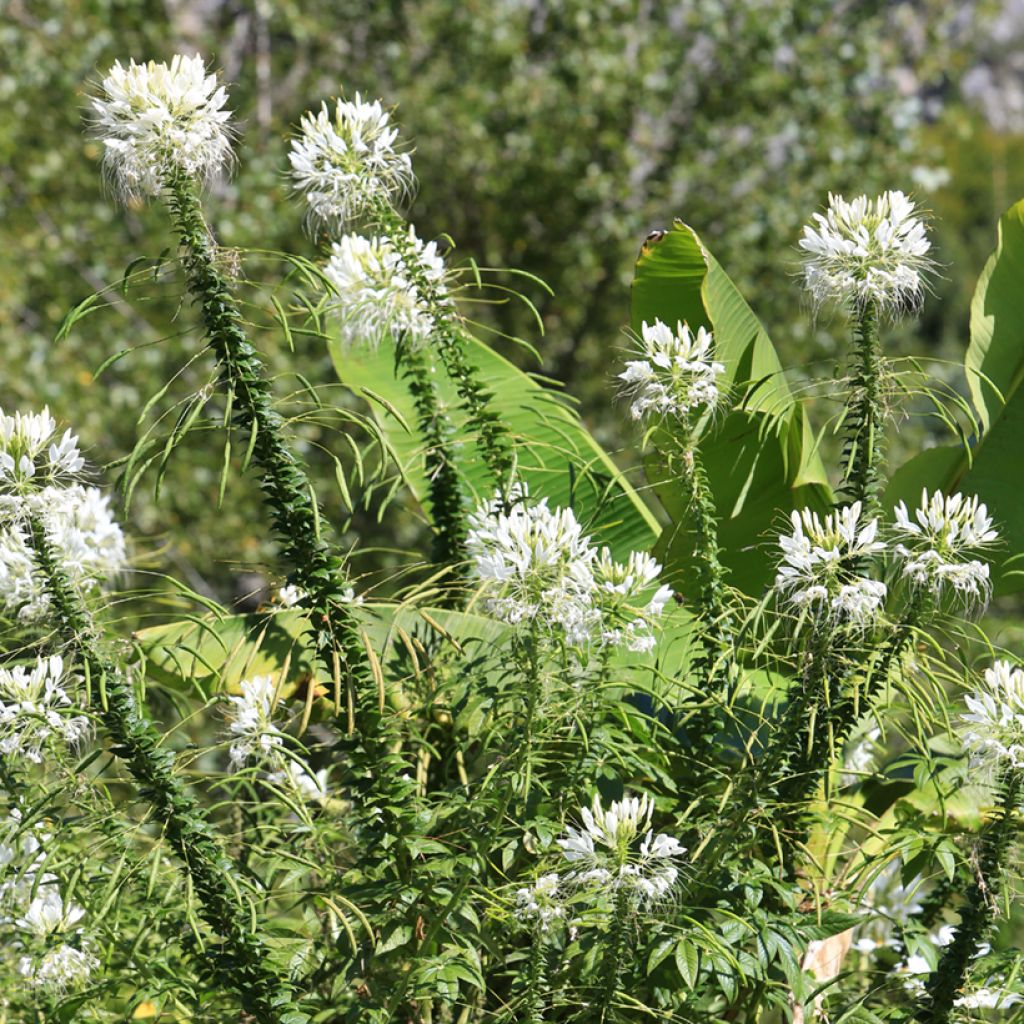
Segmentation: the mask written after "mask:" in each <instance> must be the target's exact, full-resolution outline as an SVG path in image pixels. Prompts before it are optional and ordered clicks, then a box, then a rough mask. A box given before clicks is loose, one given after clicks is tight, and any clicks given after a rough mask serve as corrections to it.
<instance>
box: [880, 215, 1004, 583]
mask: <svg viewBox="0 0 1024 1024" xmlns="http://www.w3.org/2000/svg"><path fill="white" fill-rule="evenodd" d="M964 370H965V373H966V375H967V384H968V387H969V389H970V394H971V400H972V402H973V404H974V408H975V412H976V413H977V416H978V419H979V421H980V424H981V429H980V431H978V432H977V433H976V434H975V435H974V437H972V439H971V442H970V444H969V446H968V447H964V446H962V445H958V446H941V447H936V448H929V449H927V450H925V451H923V452H921V453H920V454H919V455H917V456H915V457H914V458H912V459H910V460H909V461H908V462H906V463H905V464H904V465H903V466H901V467H900V468H899V469H898V470H897V471H896V473H895V474H894V475H893V478H892V480H891V482H890V484H889V487H888V488H887V490H886V504H887V505H893V504H895V503H896V502H897V501H899V500H901V499H902V500H904V501H906V502H907V503H908V505H913V504H916V503H917V502H918V501H919V499H920V495H921V489H922V488H924V487H926V488H928V490H941V491H943V492H945V493H947V494H951V493H954V492H956V491H961V492H962V493H964V494H977V495H979V496H980V497H981V499H982V500H983V501H985V502H986V503H987V505H988V507H989V510H990V511H991V512H992V514H993V516H994V517H995V520H996V523H997V525H998V527H999V530H1000V534H1001V536H1002V538H1003V542H1004V545H1005V546H1004V547H1003V548H1002V549H1001V551H1000V553H999V556H998V557H997V561H998V562H1000V563H1001V564H999V565H993V582H994V587H995V591H996V593H1011V592H1015V591H1019V590H1021V589H1024V559H1022V555H1024V503H1022V502H1021V500H1020V481H1021V475H1022V473H1024V455H1022V447H1021V438H1022V437H1024V388H1022V387H1021V384H1022V382H1024V200H1021V201H1020V202H1018V203H1016V204H1015V205H1014V206H1012V207H1010V209H1009V210H1008V211H1007V212H1006V213H1005V214H1004V215H1003V217H1002V219H1001V220H1000V222H999V236H998V242H997V244H996V249H995V252H993V253H992V255H991V256H990V257H989V260H988V262H987V263H986V264H985V268H984V270H982V272H981V276H980V277H979V278H978V285H977V288H976V289H975V292H974V298H973V300H972V302H971V340H970V343H969V345H968V347H967V353H966V356H965V358H964Z"/></svg>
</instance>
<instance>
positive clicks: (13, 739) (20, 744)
mask: <svg viewBox="0 0 1024 1024" xmlns="http://www.w3.org/2000/svg"><path fill="white" fill-rule="evenodd" d="M67 682H68V680H67V679H66V678H65V675H64V662H63V660H62V659H61V658H60V657H59V656H58V655H53V656H52V657H49V658H39V659H38V660H37V661H36V663H35V665H34V666H32V667H31V668H29V667H27V666H25V665H16V666H15V667H14V668H11V669H7V668H0V754H4V755H5V756H8V757H23V758H25V759H26V760H28V761H32V762H33V763H35V764H40V763H42V760H43V752H44V750H45V748H46V743H47V741H48V740H49V739H50V738H51V737H54V736H56V737H59V738H60V739H61V740H62V741H63V742H64V743H65V744H66V745H67V746H69V747H72V748H74V747H76V746H77V745H78V744H79V743H80V742H81V741H82V740H83V739H84V738H85V737H87V736H88V735H89V719H88V718H86V717H84V716H82V715H76V716H69V715H68V714H66V709H67V708H69V707H71V703H72V702H71V698H70V697H69V696H68V692H67V689H66V685H67Z"/></svg>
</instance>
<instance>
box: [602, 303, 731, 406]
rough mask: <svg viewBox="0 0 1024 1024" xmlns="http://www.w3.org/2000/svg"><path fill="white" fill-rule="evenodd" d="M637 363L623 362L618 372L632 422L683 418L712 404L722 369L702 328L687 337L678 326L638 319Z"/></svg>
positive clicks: (685, 328)
mask: <svg viewBox="0 0 1024 1024" xmlns="http://www.w3.org/2000/svg"><path fill="white" fill-rule="evenodd" d="M640 342H641V345H640V351H639V352H638V355H640V356H642V358H641V359H635V360H631V361H629V362H627V363H626V369H625V370H623V371H622V373H620V374H619V379H620V380H621V381H623V382H624V384H625V386H626V392H627V394H629V395H630V397H631V401H630V406H629V410H630V413H631V414H632V416H633V419H635V420H641V419H644V418H646V417H649V416H651V417H653V416H678V417H685V416H688V415H689V414H690V413H692V412H694V411H696V410H698V409H713V408H714V407H715V405H716V404H717V403H718V398H719V391H718V385H717V383H716V382H717V380H718V377H719V375H720V374H722V373H724V372H725V367H724V366H723V365H722V364H721V363H718V362H715V360H714V358H713V356H712V348H713V344H714V339H713V337H712V335H711V332H710V331H707V330H705V329H704V328H703V327H699V328H698V329H697V333H696V334H693V333H692V332H691V331H690V328H689V327H688V326H687V325H686V324H684V323H681V322H680V323H677V324H676V329H675V330H674V331H673V330H672V329H671V328H670V327H669V326H668V324H664V323H662V322H661V321H660V320H655V321H654V323H653V324H648V323H647V322H646V321H644V323H643V325H642V327H641V330H640Z"/></svg>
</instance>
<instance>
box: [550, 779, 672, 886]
mask: <svg viewBox="0 0 1024 1024" xmlns="http://www.w3.org/2000/svg"><path fill="white" fill-rule="evenodd" d="M653 813H654V803H653V801H652V800H651V798H650V797H648V796H643V797H629V796H627V797H624V798H623V799H622V800H616V801H614V802H613V803H611V804H610V805H609V806H608V808H604V807H603V806H602V804H601V798H600V796H595V797H594V802H593V804H592V805H591V806H590V807H589V808H588V807H584V808H582V810H581V811H580V817H581V818H582V823H583V827H582V828H579V829H577V828H573V827H572V826H569V827H567V828H566V835H565V838H564V839H559V840H558V845H559V846H561V847H562V853H563V856H564V857H565V859H566V860H567V861H569V862H570V863H571V864H573V865H574V868H573V871H572V873H571V874H570V875H569V877H568V880H569V881H571V882H573V883H575V884H576V885H579V886H584V887H588V888H589V887H592V888H602V889H610V890H611V891H612V892H615V893H616V894H618V893H623V894H624V895H625V896H626V897H627V899H628V900H630V902H632V903H633V904H634V905H639V904H648V905H649V904H651V903H655V902H657V901H659V900H662V899H664V898H665V897H667V896H668V894H669V893H670V892H671V891H672V888H673V886H674V885H675V883H676V879H677V878H678V876H679V868H678V866H677V862H678V860H679V858H680V857H682V856H683V854H685V853H686V850H685V849H684V848H683V847H682V846H680V844H679V842H678V840H676V839H673V838H672V837H671V836H668V835H665V834H664V833H659V834H658V835H654V833H653V830H652V829H651V827H650V826H651V816H652V815H653Z"/></svg>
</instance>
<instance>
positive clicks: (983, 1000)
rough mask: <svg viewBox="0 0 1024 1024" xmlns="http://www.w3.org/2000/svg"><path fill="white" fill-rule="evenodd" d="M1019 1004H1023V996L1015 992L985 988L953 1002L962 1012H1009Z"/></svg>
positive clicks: (959, 997) (977, 989)
mask: <svg viewBox="0 0 1024 1024" xmlns="http://www.w3.org/2000/svg"><path fill="white" fill-rule="evenodd" d="M1021 1002H1024V996H1021V995H1019V994H1018V993H1016V992H1007V991H1006V990H1005V989H995V988H991V987H989V986H985V987H983V988H976V989H975V990H974V991H973V992H968V993H967V994H966V995H962V996H958V997H957V998H956V999H954V1000H953V1005H954V1006H958V1007H960V1008H961V1009H964V1010H1009V1009H1010V1007H1012V1006H1016V1005H1017V1003H1021Z"/></svg>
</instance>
